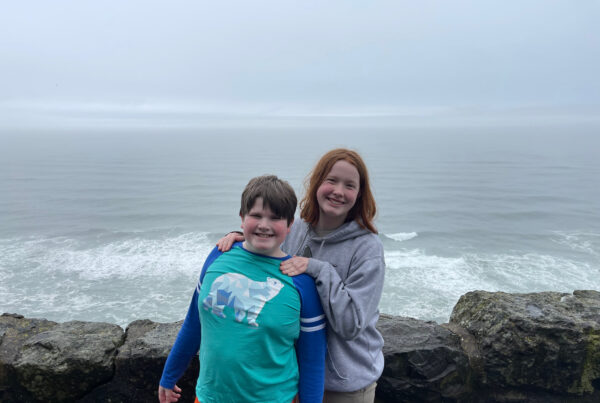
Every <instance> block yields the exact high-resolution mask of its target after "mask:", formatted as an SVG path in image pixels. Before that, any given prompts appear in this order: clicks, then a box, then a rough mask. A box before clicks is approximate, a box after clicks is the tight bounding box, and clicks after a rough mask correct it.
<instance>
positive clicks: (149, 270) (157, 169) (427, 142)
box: [0, 128, 600, 326]
mask: <svg viewBox="0 0 600 403" xmlns="http://www.w3.org/2000/svg"><path fill="white" fill-rule="evenodd" d="M0 140H1V144H2V146H1V148H0V312H18V313H21V314H24V315H26V316H29V317H45V318H48V319H52V320H56V321H66V320H73V319H78V320H92V321H107V322H112V323H117V324H119V325H123V326H124V325H126V324H128V323H129V322H131V321H133V320H136V319H141V318H149V319H151V320H154V321H161V322H170V321H175V320H179V319H181V318H182V317H183V316H184V314H185V312H186V309H187V306H188V304H189V299H190V297H191V294H192V292H193V289H194V286H195V283H196V281H197V277H198V274H199V271H200V268H201V266H202V263H203V261H204V259H205V257H206V256H207V254H208V253H209V251H210V250H211V249H212V247H213V245H214V243H215V242H216V240H217V239H218V238H219V237H220V236H221V235H222V234H223V233H225V232H228V231H230V230H233V229H237V228H239V217H238V216H237V213H238V211H239V196H240V193H241V191H242V189H243V187H244V186H245V184H246V183H247V181H248V180H249V179H250V178H251V177H253V176H256V175H261V174H264V173H274V174H277V175H278V176H280V177H282V178H284V179H286V180H288V181H289V182H290V183H291V184H292V186H294V188H295V189H296V191H297V192H298V194H299V195H302V194H303V180H304V178H305V176H306V175H307V174H308V172H309V170H310V168H311V167H312V166H313V165H314V163H315V162H316V161H317V160H318V158H319V157H320V155H321V154H322V153H323V152H324V151H326V150H328V149H330V148H332V147H338V146H344V147H349V148H353V149H356V150H358V151H359V152H360V153H361V154H362V155H363V157H364V158H365V160H366V162H367V164H368V166H369V169H370V173H371V179H372V183H373V190H374V193H375V197H376V200H377V202H378V211H379V213H378V217H377V220H376V225H377V227H378V229H379V231H380V237H381V239H382V241H383V243H384V247H385V258H386V264H387V269H386V270H387V271H386V282H385V288H384V294H383V298H382V301H381V305H380V308H381V311H382V312H386V313H390V314H395V315H405V316H411V317H416V318H419V319H427V320H435V321H438V322H445V321H447V320H448V317H449V315H450V313H451V310H452V307H453V306H454V304H455V303H456V301H457V300H458V298H459V297H460V295H462V294H464V293H465V292H468V291H471V290H476V289H479V290H489V291H506V292H533V291H546V290H553V291H563V292H572V291H573V290H574V289H596V290H600V215H599V214H598V211H599V207H600V186H599V182H600V181H599V180H598V178H599V177H600V158H599V156H600V153H599V151H600V140H598V138H597V137H596V133H594V132H592V131H590V130H585V129H579V130H576V129H572V128H568V129H567V128H565V129H560V128H553V129H550V128H545V129H543V128H535V129H534V128H495V129H490V128H479V129H478V128H468V129H461V130H459V129H452V130H450V129H428V130H425V129H417V128H414V129H398V130H392V129H376V130H375V129H344V130H342V129H338V130H335V129H327V130H316V129H315V130H310V129H308V128H303V129H296V130H291V129H280V130H274V129H270V130H267V129H264V130H258V129H229V130H224V129H221V130H219V129H211V130H208V129H206V130H198V131H188V132H186V131H177V132H168V131H163V132H161V131H146V132H141V131H140V132H133V131H123V132H117V131H110V132H108V131H107V132H93V131H92V132H90V131H86V132H75V131H71V132H62V133H60V132H38V133H19V132H12V133H4V134H1V135H0Z"/></svg>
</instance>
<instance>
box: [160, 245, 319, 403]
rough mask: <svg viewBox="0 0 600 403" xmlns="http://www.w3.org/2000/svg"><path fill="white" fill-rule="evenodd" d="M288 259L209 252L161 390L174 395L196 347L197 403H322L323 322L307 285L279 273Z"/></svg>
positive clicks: (311, 286)
mask: <svg viewBox="0 0 600 403" xmlns="http://www.w3.org/2000/svg"><path fill="white" fill-rule="evenodd" d="M287 258H289V256H287V257H286V258H273V257H268V256H263V255H259V254H255V253H252V252H249V251H247V250H245V249H243V248H242V247H241V244H236V245H234V247H233V248H232V249H231V250H230V251H229V252H227V253H221V252H219V251H218V250H216V248H215V250H213V252H212V253H211V254H210V255H209V257H208V258H207V261H206V262H205V265H204V268H203V270H202V274H201V276H200V281H199V283H198V287H197V289H196V291H195V292H194V297H193V299H192V304H191V305H190V311H193V312H192V314H191V315H190V312H189V311H188V316H187V317H186V320H185V322H184V325H183V326H182V330H181V331H180V334H179V335H178V338H177V340H176V342H175V345H174V346H173V350H172V351H171V354H170V355H169V358H168V360H167V364H166V365H165V369H164V372H163V377H162V379H161V385H162V386H163V387H167V388H172V386H170V384H171V383H173V384H174V382H173V380H172V379H174V380H176V379H178V378H179V377H180V376H181V374H182V373H183V371H184V370H185V367H187V364H188V363H189V359H190V358H191V356H189V351H192V350H194V351H193V353H195V352H196V351H198V349H197V347H195V346H197V344H199V350H200V353H199V358H200V375H199V377H198V382H197V386H196V396H197V397H198V400H199V401H200V402H202V403H216V402H219V403H227V402H236V403H238V402H257V403H258V402H265V403H266V402H273V403H279V402H281V403H289V402H291V401H292V399H293V398H294V396H295V395H296V394H297V393H298V394H299V396H300V399H301V402H302V403H305V402H320V401H321V400H322V394H323V384H324V380H323V379H324V357H325V350H326V340H325V318H324V315H323V311H322V309H321V306H320V303H319V299H318V295H317V293H316V288H315V286H314V281H313V280H312V278H310V277H309V276H306V275H301V276H296V277H289V276H287V275H284V274H282V273H281V272H280V270H279V264H280V263H281V261H282V260H285V259H287ZM194 316H195V317H196V318H197V319H195V320H194ZM187 322H195V323H196V322H197V325H192V324H190V323H187ZM195 326H198V328H197V329H196V330H194V327H195ZM200 333H201V335H202V337H201V338H200ZM180 339H181V340H180ZM196 341H197V342H198V343H196ZM190 344H191V346H190ZM190 347H191V348H190ZM184 350H187V351H188V352H184ZM192 355H193V354H192ZM188 357H189V358H188ZM182 362H183V364H184V365H183V371H181V370H180V369H179V368H181V366H182V364H181V363H182ZM179 372H181V373H179ZM163 383H164V384H163ZM169 386H170V387H169Z"/></svg>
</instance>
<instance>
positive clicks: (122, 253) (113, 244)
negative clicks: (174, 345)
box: [0, 232, 214, 280]
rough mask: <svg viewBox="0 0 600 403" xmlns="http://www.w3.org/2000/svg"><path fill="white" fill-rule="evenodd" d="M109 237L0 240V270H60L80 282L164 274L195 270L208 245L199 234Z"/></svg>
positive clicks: (197, 270)
mask: <svg viewBox="0 0 600 403" xmlns="http://www.w3.org/2000/svg"><path fill="white" fill-rule="evenodd" d="M114 238H115V239H114V240H113V241H106V242H102V243H100V244H94V243H92V242H86V241H83V240H82V239H76V238H69V237H64V236H58V237H29V238H22V239H13V240H2V241H1V244H3V251H2V252H1V253H0V268H4V269H3V270H2V271H3V272H5V271H7V270H8V268H14V269H26V270H30V271H35V272H37V273H38V274H39V275H40V276H42V277H43V276H44V275H48V274H50V273H53V272H62V273H64V274H71V275H76V276H78V278H81V279H83V280H99V279H107V278H112V279H135V278H137V277H146V276H169V275H176V274H189V273H199V270H200V268H201V267H202V264H203V262H204V259H205V258H206V256H208V254H209V253H210V251H211V249H212V248H213V247H214V243H212V242H210V241H209V240H208V233H205V232H200V233H185V234H181V235H177V236H174V237H163V238H145V237H144V236H143V233H132V234H130V236H125V237H124V236H123V234H122V233H114Z"/></svg>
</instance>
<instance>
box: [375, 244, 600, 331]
mask: <svg viewBox="0 0 600 403" xmlns="http://www.w3.org/2000/svg"><path fill="white" fill-rule="evenodd" d="M385 261H386V270H387V272H386V278H385V285H384V291H383V298H382V302H381V310H382V312H386V313H390V314H394V315H403V316H411V317H416V318H419V319H427V320H435V321H438V322H446V321H447V320H448V319H449V317H450V313H451V312H452V308H453V307H454V305H455V304H456V302H457V301H458V299H459V298H460V296H461V295H463V294H465V293H467V292H469V291H473V290H486V291H504V292H517V293H527V292H540V291H560V292H572V291H573V290H576V289H589V288H592V289H600V266H598V265H593V264H591V263H589V262H583V261H576V260H571V259H567V258H563V257H558V256H552V255H548V254H537V253H525V254H477V253H463V254H461V255H460V256H457V257H443V256H436V255H432V254H428V253H426V252H425V251H424V250H420V249H413V250H400V251H389V252H386V253H385Z"/></svg>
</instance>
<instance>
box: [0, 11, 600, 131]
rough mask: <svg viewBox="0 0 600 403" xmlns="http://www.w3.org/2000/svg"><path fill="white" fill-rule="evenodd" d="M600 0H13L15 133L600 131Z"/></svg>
mask: <svg viewBox="0 0 600 403" xmlns="http://www.w3.org/2000/svg"><path fill="white" fill-rule="evenodd" d="M599 21H600V1H598V0H565V1H553V0H536V1H531V0H518V1H517V0H515V1H511V0H509V1H506V0H503V1H488V0H473V1H452V0H440V1H427V0H424V1H423V0H413V1H404V0H395V1H351V0H345V1H285V0H279V1H256V0H254V1H222V2H217V1H210V2H209V1H199V0H196V1H149V0H143V1H142V0H129V1H126V0H119V1H112V0H103V1H83V0H75V1H61V0H53V1H45V0H38V1H35V0H34V1H26V0H24V1H5V2H3V4H2V6H1V9H0V130H7V129H12V128H28V127H88V126H92V127H145V126H161V127H201V126H203V125H232V124H240V125H246V124H248V125H250V124H255V125H256V124H265V125H268V124H271V123H281V122H292V123H293V124H296V123H298V122H305V121H311V122H330V123H331V122H334V123H335V122H348V121H353V120H354V121H357V122H358V121H361V122H368V124H371V123H373V122H379V123H381V122H383V124H389V125H402V124H417V125H418V124H425V125H427V124H436V123H439V124H461V122H462V123H467V124H468V123H469V122H470V123H473V122H477V123H484V124H485V123H487V124H502V123H506V122H520V123H525V124H526V123H527V122H538V123H543V122H551V123H552V122H556V123H569V122H584V123H585V122H587V123H589V124H592V125H597V126H598V127H600V123H599V122H600V121H599V119H600V117H599V116H600V73H599V72H600V23H599Z"/></svg>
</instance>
